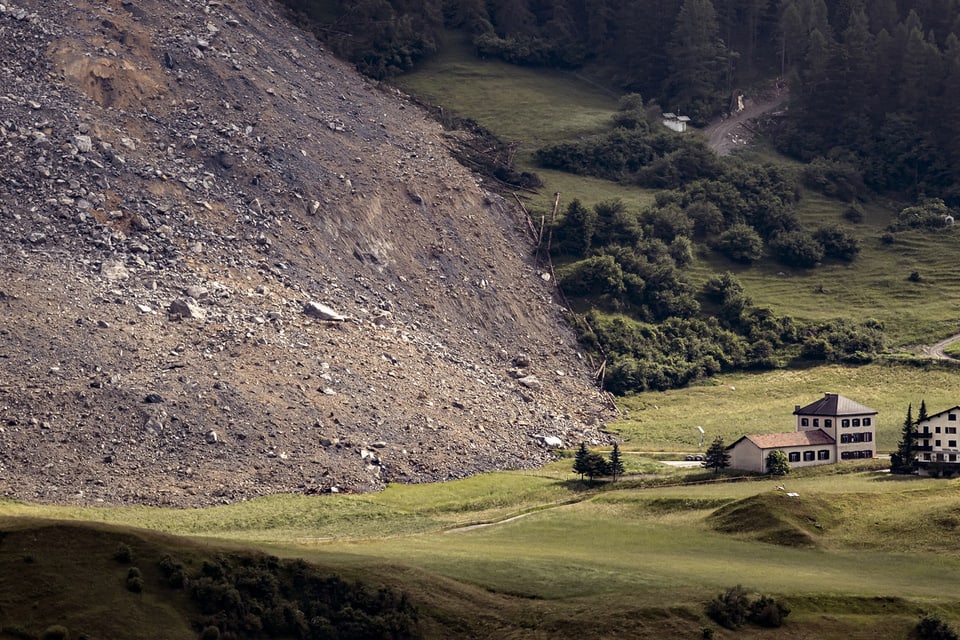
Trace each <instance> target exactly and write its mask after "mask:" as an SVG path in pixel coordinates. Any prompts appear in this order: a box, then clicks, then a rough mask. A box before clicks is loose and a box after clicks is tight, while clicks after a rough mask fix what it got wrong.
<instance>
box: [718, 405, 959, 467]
mask: <svg viewBox="0 0 960 640" xmlns="http://www.w3.org/2000/svg"><path fill="white" fill-rule="evenodd" d="M958 413H960V409H958ZM793 415H794V416H795V418H796V423H795V429H794V430H793V431H788V432H784V433H767V434H760V435H746V436H743V437H742V438H740V439H739V440H737V441H736V442H734V443H733V444H731V445H730V446H728V447H727V453H729V454H730V466H731V467H732V468H734V469H742V470H743V471H756V472H758V473H766V472H767V456H768V455H770V453H771V452H772V451H778V450H779V451H783V452H784V453H785V454H787V459H788V460H789V462H790V466H791V467H793V468H799V467H812V466H816V465H821V464H836V463H837V462H842V461H844V460H855V459H861V458H872V457H873V456H874V454H875V452H876V445H875V444H874V440H875V434H876V416H877V412H876V411H875V410H874V409H871V408H870V407H867V406H864V405H862V404H860V403H859V402H854V401H853V400H851V399H849V398H845V397H844V396H841V395H838V394H836V393H826V394H824V396H823V397H822V398H820V399H819V400H817V401H815V402H812V403H810V404H808V405H806V406H805V407H801V406H800V405H797V407H796V409H795V410H794V412H793ZM954 424H956V423H954ZM954 444H956V442H954Z"/></svg>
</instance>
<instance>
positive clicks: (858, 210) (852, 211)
mask: <svg viewBox="0 0 960 640" xmlns="http://www.w3.org/2000/svg"><path fill="white" fill-rule="evenodd" d="M843 218H844V219H845V220H849V221H850V222H852V223H854V224H859V223H861V222H863V219H864V213H863V207H862V206H860V204H858V203H856V202H855V203H853V204H852V205H850V206H849V207H847V208H846V209H844V211H843Z"/></svg>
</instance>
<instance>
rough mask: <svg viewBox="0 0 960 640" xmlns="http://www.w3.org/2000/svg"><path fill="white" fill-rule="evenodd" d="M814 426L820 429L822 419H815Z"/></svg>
mask: <svg viewBox="0 0 960 640" xmlns="http://www.w3.org/2000/svg"><path fill="white" fill-rule="evenodd" d="M813 426H815V427H819V426H820V418H814V419H813Z"/></svg>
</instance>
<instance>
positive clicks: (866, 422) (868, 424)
mask: <svg viewBox="0 0 960 640" xmlns="http://www.w3.org/2000/svg"><path fill="white" fill-rule="evenodd" d="M863 426H865V427H869V426H870V418H864V419H863Z"/></svg>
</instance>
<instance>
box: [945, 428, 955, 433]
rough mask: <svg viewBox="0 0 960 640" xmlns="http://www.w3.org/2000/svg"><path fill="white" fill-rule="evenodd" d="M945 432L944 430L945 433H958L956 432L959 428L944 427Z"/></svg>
mask: <svg viewBox="0 0 960 640" xmlns="http://www.w3.org/2000/svg"><path fill="white" fill-rule="evenodd" d="M943 432H944V433H956V432H957V428H956V427H944V428H943Z"/></svg>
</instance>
